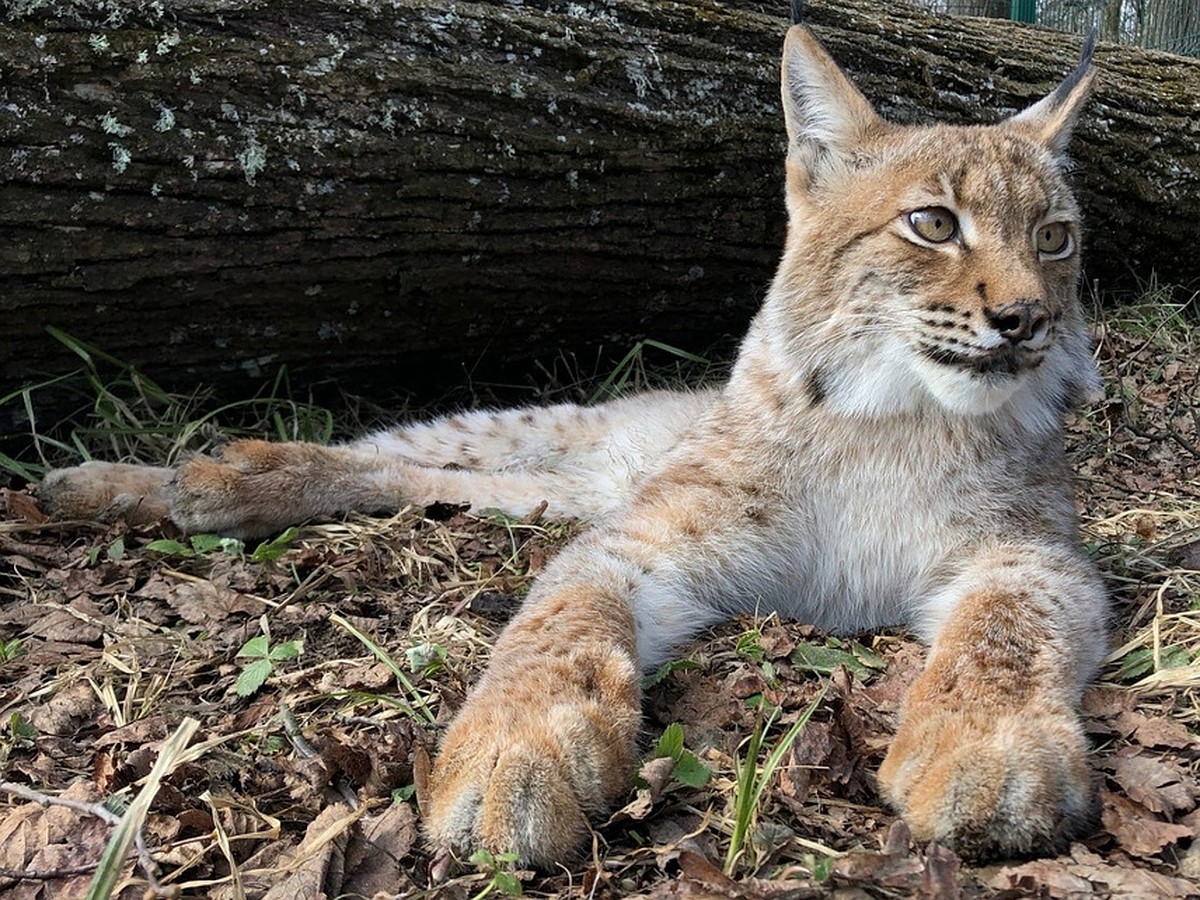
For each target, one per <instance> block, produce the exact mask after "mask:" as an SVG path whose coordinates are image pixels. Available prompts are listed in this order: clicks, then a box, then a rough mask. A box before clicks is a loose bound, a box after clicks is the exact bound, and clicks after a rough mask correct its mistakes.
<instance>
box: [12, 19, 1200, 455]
mask: <svg viewBox="0 0 1200 900" xmlns="http://www.w3.org/2000/svg"><path fill="white" fill-rule="evenodd" d="M60 5H61V6H62V9H58V8H57V7H56V5H55V4H47V3H29V2H23V3H12V4H10V5H9V6H8V13H7V17H6V19H5V20H4V21H3V22H2V23H0V281H2V284H3V288H2V290H0V312H3V313H4V325H3V327H2V328H0V396H2V395H3V394H4V393H6V392H7V391H8V390H11V389H12V388H13V387H14V386H16V385H18V384H20V383H22V382H23V381H26V380H28V379H30V378H32V377H35V376H36V374H37V373H38V372H44V371H50V372H55V371H61V370H63V369H64V368H65V367H67V366H69V365H70V364H71V362H72V359H73V358H72V357H71V355H70V353H69V351H67V350H66V349H65V348H64V347H63V346H62V345H60V344H58V343H57V342H55V341H54V340H52V339H51V338H50V337H48V336H47V334H46V332H45V328H46V326H47V325H52V326H56V327H58V328H60V329H62V330H64V331H65V332H67V333H69V334H71V335H73V336H75V337H76V338H78V339H81V340H83V341H86V342H88V343H90V344H92V345H95V346H97V347H100V348H102V349H103V350H105V351H108V352H109V353H112V354H114V355H116V356H118V357H120V358H123V359H125V360H127V361H128V362H130V363H133V364H135V365H137V366H139V367H141V368H142V369H144V370H145V371H146V372H147V373H148V374H150V375H151V376H152V377H156V378H158V379H159V380H160V381H162V382H164V383H166V384H168V385H172V386H180V385H195V384H197V383H209V384H217V385H218V386H219V387H221V389H222V391H223V393H224V394H225V395H226V396H233V395H235V394H237V393H246V392H247V391H249V390H250V389H252V388H253V387H256V386H258V385H259V384H261V382H262V381H263V380H264V379H265V378H266V377H267V376H269V375H270V374H271V373H272V372H274V370H275V368H276V367H277V366H278V365H280V364H282V363H286V364H287V365H288V366H289V367H290V371H291V374H292V377H293V380H294V382H297V381H298V382H307V381H311V380H314V379H317V378H336V379H339V380H340V381H341V383H342V384H344V385H345V386H346V387H349V388H352V389H356V390H379V389H381V388H382V387H383V386H385V385H386V384H387V383H388V382H389V379H395V382H393V384H394V386H397V387H409V388H416V389H418V390H422V389H424V390H429V389H432V388H434V387H436V386H438V385H440V384H445V383H446V382H448V381H461V380H462V379H463V378H464V377H465V373H466V372H474V373H475V374H476V376H478V375H480V374H487V375H495V374H496V373H512V372H513V371H518V370H525V369H526V367H527V366H528V364H529V360H530V359H531V358H534V357H541V358H546V357H547V356H549V355H551V354H552V353H553V352H554V348H558V347H569V348H573V349H575V350H580V351H583V350H584V349H587V348H593V347H595V346H597V345H600V344H604V345H606V346H608V347H610V348H611V349H612V350H614V351H617V352H620V351H623V350H624V349H626V348H627V347H628V345H629V343H630V342H631V341H632V340H634V339H635V338H636V337H638V336H642V335H648V336H651V337H654V338H657V339H659V340H662V341H666V342H669V343H672V344H675V345H678V346H681V347H686V348H690V349H701V348H704V347H705V346H707V345H709V344H710V343H711V342H712V341H713V340H714V339H715V338H717V337H718V336H719V335H721V334H723V333H726V332H734V333H736V332H739V331H740V330H741V329H742V327H743V325H744V323H745V321H746V320H747V319H748V317H749V315H750V314H751V313H752V311H753V310H754V308H755V307H756V305H757V302H758V300H759V299H760V298H761V296H762V293H763V291H764V288H765V286H766V283H767V281H768V279H769V277H770V275H771V271H772V268H773V266H774V263H775V261H776V258H777V253H778V249H779V247H780V244H781V241H782V238H783V230H784V213H783V204H782V186H781V185H782V155H783V149H784V147H783V123H782V120H781V114H780V109H779V102H778V86H777V71H778V56H779V51H780V47H781V43H782V38H783V33H784V30H785V27H786V25H787V22H786V20H785V18H784V16H785V14H786V11H787V9H786V8H787V4H786V3H784V2H782V0H780V2H774V0H772V2H770V3H765V2H748V0H740V2H730V3H727V4H717V3H715V2H712V0H680V2H671V3H664V2H661V0H620V2H615V0H613V2H600V0H592V2H587V3H574V2H566V0H529V2H525V3H523V4H522V3H513V2H505V0H479V2H456V3H446V2H444V0H269V2H268V0H257V2H244V0H237V2H234V0H186V2H176V3H170V4H147V3H140V2H133V0H90V2H80V0H77V2H71V3H68V2H66V0H62V3H61V4H60ZM164 10H165V11H164ZM811 22H812V24H813V25H814V27H815V30H816V31H817V33H818V34H819V36H820V37H821V38H822V39H823V40H824V41H825V43H826V44H827V46H828V47H829V49H830V51H831V52H832V53H833V54H834V56H835V57H836V58H838V59H839V60H840V61H841V62H842V63H843V64H844V65H845V66H846V68H847V69H848V70H849V71H850V72H851V73H852V74H853V75H854V76H855V77H856V79H857V80H858V82H859V83H860V85H861V86H862V88H863V90H864V92H865V93H866V94H867V95H868V96H869V97H870V98H871V99H872V100H873V101H875V102H876V104H877V105H878V107H879V108H880V110H881V112H883V113H884V114H885V115H886V116H888V117H890V118H893V119H895V120H898V121H903V122H908V121H916V120H926V119H932V118H937V119H946V120H951V121H968V120H969V121H978V120H980V119H984V120H987V119H993V118H997V117H999V116H1001V115H1005V114H1008V113H1011V112H1013V111H1015V110H1016V109H1019V108H1021V107H1023V106H1025V105H1026V104H1028V103H1029V102H1031V101H1033V100H1034V99H1036V98H1037V97H1038V96H1040V95H1041V94H1042V93H1043V92H1045V91H1046V90H1048V89H1049V88H1050V87H1051V86H1052V84H1053V83H1054V82H1055V81H1056V80H1057V79H1059V78H1060V77H1061V76H1062V74H1063V73H1064V72H1065V71H1066V70H1067V69H1068V68H1069V66H1070V65H1071V64H1072V63H1073V61H1074V59H1075V57H1076V55H1077V52H1078V46H1079V38H1078V37H1075V36H1070V35H1063V34H1057V33H1051V32H1046V31H1040V30H1035V29H1033V28H1029V27H1024V26H1018V25H1014V24H1011V23H1007V22H997V21H985V20H980V19H950V18H944V17H943V18H938V17H933V16H930V15H928V14H925V13H922V12H920V11H918V10H916V9H911V8H909V7H907V6H904V5H902V4H890V5H888V7H887V9H886V11H882V12H881V11H879V9H878V5H877V4H873V3H868V2H866V0H825V2H821V3H814V4H812V10H811ZM1097 58H1098V63H1099V66H1100V68H1101V70H1102V73H1103V74H1102V81H1101V86H1100V90H1099V96H1098V98H1097V99H1096V100H1095V101H1094V102H1093V103H1092V105H1091V107H1090V109H1089V111H1088V115H1087V118H1086V121H1085V122H1084V123H1083V125H1082V128H1081V130H1080V133H1079V136H1078V138H1077V139H1076V142H1075V144H1074V153H1075V158H1076V159H1077V161H1078V164H1079V184H1080V191H1081V194H1082V197H1083V200H1084V203H1085V206H1086V211H1087V217H1088V220H1089V225H1090V232H1089V238H1088V247H1087V252H1086V268H1087V273H1088V277H1089V278H1094V279H1097V280H1098V281H1099V282H1100V283H1101V285H1102V286H1104V287H1115V286H1122V285H1128V284H1130V283H1131V282H1132V281H1134V280H1137V279H1146V278H1149V277H1150V276H1151V274H1152V273H1157V276H1158V277H1159V278H1160V279H1162V280H1163V281H1166V282H1188V281H1191V280H1193V279H1195V278H1196V276H1197V274H1198V268H1200V267H1198V264H1197V260H1196V254H1195V251H1194V245H1195V235H1196V223H1197V221H1200V188H1198V185H1200V125H1198V124H1197V123H1198V122H1200V61H1196V60H1189V59H1185V58H1182V57H1172V56H1168V55H1165V54H1153V53H1147V52H1143V51H1139V50H1136V49H1130V48H1124V47H1114V46H1103V47H1101V48H1100V50H1099V52H1098V54H1097ZM10 413H11V410H10ZM0 425H4V426H5V428H4V430H5V431H9V430H11V429H12V428H15V427H16V423H15V420H14V419H13V418H12V417H11V416H10V418H9V420H8V421H7V422H4V421H0Z"/></svg>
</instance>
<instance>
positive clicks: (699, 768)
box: [671, 750, 712, 788]
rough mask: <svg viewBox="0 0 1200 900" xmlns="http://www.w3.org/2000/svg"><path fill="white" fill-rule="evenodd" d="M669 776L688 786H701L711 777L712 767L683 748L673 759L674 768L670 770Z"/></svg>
mask: <svg viewBox="0 0 1200 900" xmlns="http://www.w3.org/2000/svg"><path fill="white" fill-rule="evenodd" d="M671 777H672V778H674V779H675V780H676V781H678V782H679V783H680V784H686V785H687V786H688V787H690V788H702V787H704V786H705V785H706V784H708V779H709V778H711V777H712V769H710V768H709V767H708V766H706V765H705V764H704V763H702V762H700V758H699V757H698V756H696V754H695V753H692V752H691V751H690V750H684V751H683V752H682V753H681V754H679V758H678V759H676V760H675V769H674V770H673V771H672V772H671Z"/></svg>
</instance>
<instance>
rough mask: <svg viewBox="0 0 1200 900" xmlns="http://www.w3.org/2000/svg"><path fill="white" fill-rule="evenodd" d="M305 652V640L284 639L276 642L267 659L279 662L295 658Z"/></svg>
mask: <svg viewBox="0 0 1200 900" xmlns="http://www.w3.org/2000/svg"><path fill="white" fill-rule="evenodd" d="M303 652H304V641H284V642H283V643H282V644H276V645H275V646H274V647H272V648H271V652H270V653H268V654H267V659H272V660H274V661H275V662H279V661H280V660H281V659H295V658H296V657H297V656H299V655H300V654H301V653H303Z"/></svg>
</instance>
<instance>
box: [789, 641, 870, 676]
mask: <svg viewBox="0 0 1200 900" xmlns="http://www.w3.org/2000/svg"><path fill="white" fill-rule="evenodd" d="M791 660H792V665H794V666H797V667H799V668H801V669H807V670H808V671H810V672H815V673H817V674H818V675H830V674H832V673H833V672H835V671H836V670H837V668H838V666H845V667H846V668H847V669H848V670H849V672H850V674H852V675H853V676H854V677H855V678H857V679H858V680H859V681H866V680H867V679H869V678H871V677H872V675H873V674H874V670H873V669H870V668H868V667H867V666H865V665H863V664H862V663H861V662H859V660H858V658H857V657H855V655H854V654H853V653H850V652H848V651H846V650H841V649H839V648H837V647H828V646H824V645H822V644H800V645H798V646H797V647H796V649H795V650H793V651H792V655H791Z"/></svg>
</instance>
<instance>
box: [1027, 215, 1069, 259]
mask: <svg viewBox="0 0 1200 900" xmlns="http://www.w3.org/2000/svg"><path fill="white" fill-rule="evenodd" d="M1033 237H1034V243H1036V244H1037V249H1038V253H1040V254H1042V256H1062V255H1063V254H1065V253H1066V252H1067V250H1068V249H1070V246H1071V232H1070V231H1068V230H1067V226H1066V225H1064V224H1063V223H1062V222H1050V223H1048V224H1046V225H1041V226H1039V227H1038V230H1037V231H1036V232H1034V235H1033Z"/></svg>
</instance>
